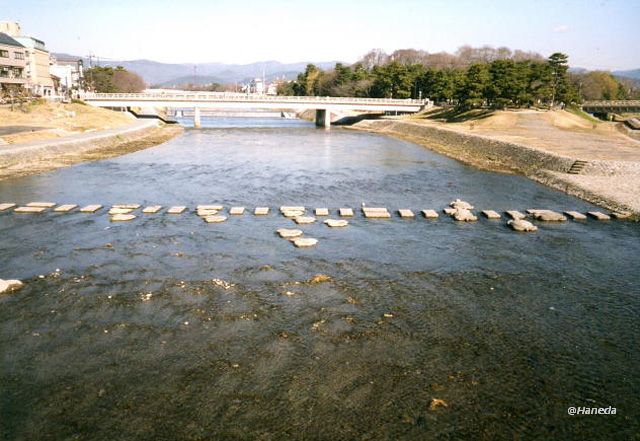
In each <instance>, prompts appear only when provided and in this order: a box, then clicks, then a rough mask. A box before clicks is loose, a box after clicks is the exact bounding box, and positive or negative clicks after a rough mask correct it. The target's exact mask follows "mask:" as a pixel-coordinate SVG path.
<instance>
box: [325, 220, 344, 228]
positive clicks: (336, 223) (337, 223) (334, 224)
mask: <svg viewBox="0 0 640 441" xmlns="http://www.w3.org/2000/svg"><path fill="white" fill-rule="evenodd" d="M324 223H325V225H327V226H328V227H331V228H337V227H346V226H347V225H349V221H348V220H345V219H327V220H326V221H324Z"/></svg>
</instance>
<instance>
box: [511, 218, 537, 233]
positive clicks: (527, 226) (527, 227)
mask: <svg viewBox="0 0 640 441" xmlns="http://www.w3.org/2000/svg"><path fill="white" fill-rule="evenodd" d="M507 225H509V226H510V227H511V229H513V230H515V231H524V232H534V231H538V227H536V226H535V225H533V224H532V223H531V222H529V221H526V220H524V219H511V220H510V221H508V222H507Z"/></svg>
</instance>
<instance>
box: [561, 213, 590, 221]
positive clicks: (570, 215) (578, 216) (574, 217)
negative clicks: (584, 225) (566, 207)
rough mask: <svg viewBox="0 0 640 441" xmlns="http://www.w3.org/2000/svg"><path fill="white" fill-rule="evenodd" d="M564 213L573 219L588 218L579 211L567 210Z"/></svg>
mask: <svg viewBox="0 0 640 441" xmlns="http://www.w3.org/2000/svg"><path fill="white" fill-rule="evenodd" d="M564 214H566V215H567V216H569V217H570V218H571V219H573V220H585V219H586V218H587V216H585V215H584V214H582V213H580V212H578V211H565V212H564Z"/></svg>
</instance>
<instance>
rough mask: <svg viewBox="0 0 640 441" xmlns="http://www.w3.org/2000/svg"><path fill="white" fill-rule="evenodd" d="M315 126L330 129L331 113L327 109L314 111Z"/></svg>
mask: <svg viewBox="0 0 640 441" xmlns="http://www.w3.org/2000/svg"><path fill="white" fill-rule="evenodd" d="M316 126H318V127H323V126H324V128H325V129H328V128H330V127H331V111H330V110H329V109H316Z"/></svg>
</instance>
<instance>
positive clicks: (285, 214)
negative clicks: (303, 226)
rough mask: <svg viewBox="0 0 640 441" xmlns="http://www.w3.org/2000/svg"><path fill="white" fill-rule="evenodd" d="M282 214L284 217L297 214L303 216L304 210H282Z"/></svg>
mask: <svg viewBox="0 0 640 441" xmlns="http://www.w3.org/2000/svg"><path fill="white" fill-rule="evenodd" d="M282 215H283V216H284V217H289V218H291V217H298V216H303V215H304V211H301V210H285V211H283V212H282Z"/></svg>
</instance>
